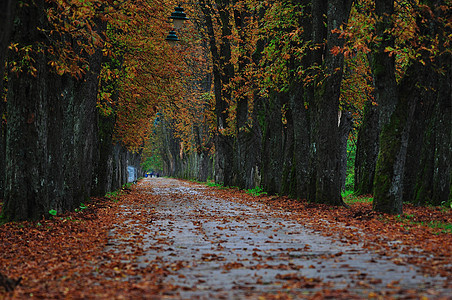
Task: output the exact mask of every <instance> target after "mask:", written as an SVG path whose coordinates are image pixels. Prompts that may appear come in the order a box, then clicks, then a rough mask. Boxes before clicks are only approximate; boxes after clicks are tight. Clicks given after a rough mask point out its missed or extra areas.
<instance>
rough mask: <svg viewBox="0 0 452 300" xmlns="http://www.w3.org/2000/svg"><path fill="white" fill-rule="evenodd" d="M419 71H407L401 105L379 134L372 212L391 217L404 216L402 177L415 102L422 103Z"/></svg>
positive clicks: (402, 84)
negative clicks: (417, 90)
mask: <svg viewBox="0 0 452 300" xmlns="http://www.w3.org/2000/svg"><path fill="white" fill-rule="evenodd" d="M416 69H417V68H416V67H412V68H411V69H410V70H408V71H407V74H406V75H405V78H404V79H403V80H402V82H401V83H400V92H399V93H398V94H399V96H398V99H399V100H398V104H397V107H396V110H395V111H394V113H393V114H392V116H391V120H390V122H389V123H388V124H386V125H385V126H383V129H382V132H381V134H380V151H379V154H378V160H377V166H376V170H375V183H374V201H373V209H374V210H376V211H380V212H386V213H390V214H401V213H402V212H403V208H402V204H403V198H402V196H403V180H404V178H403V176H404V168H405V160H406V153H407V148H408V138H409V132H410V127H411V123H412V118H413V115H414V111H415V108H416V102H419V101H420V99H419V98H418V95H416V94H414V95H413V92H412V91H413V89H412V87H413V86H415V85H416V82H417V77H416V76H415V75H414V74H416V71H415V70H416Z"/></svg>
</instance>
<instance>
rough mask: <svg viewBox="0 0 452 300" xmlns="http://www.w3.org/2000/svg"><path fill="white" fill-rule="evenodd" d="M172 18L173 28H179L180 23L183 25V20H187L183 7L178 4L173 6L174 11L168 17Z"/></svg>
mask: <svg viewBox="0 0 452 300" xmlns="http://www.w3.org/2000/svg"><path fill="white" fill-rule="evenodd" d="M169 18H170V19H172V20H173V25H174V28H175V29H177V30H179V29H181V27H182V25H184V21H186V20H188V18H187V15H186V14H185V13H184V9H183V8H182V7H181V6H180V5H179V6H176V7H175V8H174V12H173V13H172V14H171V16H170V17H169Z"/></svg>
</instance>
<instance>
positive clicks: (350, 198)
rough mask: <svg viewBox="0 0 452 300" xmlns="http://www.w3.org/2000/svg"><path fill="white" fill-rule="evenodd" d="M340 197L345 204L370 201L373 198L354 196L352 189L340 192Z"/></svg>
mask: <svg viewBox="0 0 452 300" xmlns="http://www.w3.org/2000/svg"><path fill="white" fill-rule="evenodd" d="M342 198H343V199H344V202H345V203H347V204H354V203H372V200H373V198H372V197H369V196H355V195H354V194H353V191H350V190H348V191H345V192H342Z"/></svg>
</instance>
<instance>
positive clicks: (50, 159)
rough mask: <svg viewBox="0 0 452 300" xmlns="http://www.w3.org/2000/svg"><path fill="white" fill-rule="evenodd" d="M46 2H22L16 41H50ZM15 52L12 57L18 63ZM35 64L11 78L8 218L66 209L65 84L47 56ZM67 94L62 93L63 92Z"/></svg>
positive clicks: (5, 215)
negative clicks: (44, 30)
mask: <svg viewBox="0 0 452 300" xmlns="http://www.w3.org/2000/svg"><path fill="white" fill-rule="evenodd" d="M44 7H45V4H44V3H37V5H36V6H35V5H30V6H22V7H21V8H20V9H19V10H18V11H17V19H18V20H19V21H18V26H17V27H16V28H15V33H14V35H13V40H14V41H15V42H17V43H19V45H30V44H34V43H37V42H46V38H45V36H43V35H42V34H41V33H40V32H39V31H38V30H37V27H41V28H46V16H45V10H44ZM20 59H21V57H20V54H19V53H13V54H12V56H11V61H20ZM34 59H35V63H34V65H33V67H34V68H36V69H37V74H35V76H33V75H32V70H31V69H29V68H24V69H23V70H22V71H20V74H17V73H11V74H10V76H9V81H8V95H7V99H8V104H7V110H8V128H7V149H6V161H7V164H6V172H5V173H6V186H5V205H4V210H3V211H2V216H3V218H4V220H5V221H10V220H25V219H39V218H41V217H42V216H45V215H48V211H49V210H51V209H55V210H57V211H62V210H63V209H64V203H63V197H62V196H63V195H62V191H63V184H64V180H63V176H61V163H62V153H63V151H62V150H63V149H62V147H61V144H60V141H61V140H62V139H63V132H62V128H63V124H62V120H63V118H62V115H63V109H62V102H63V101H65V98H66V96H67V95H66V94H63V93H62V92H63V91H65V86H66V82H70V80H68V79H66V80H63V78H62V77H60V76H56V75H54V74H52V73H50V72H49V69H48V65H47V63H48V61H47V59H46V57H45V56H44V55H43V54H40V53H36V54H35V55H34ZM60 95H63V96H60Z"/></svg>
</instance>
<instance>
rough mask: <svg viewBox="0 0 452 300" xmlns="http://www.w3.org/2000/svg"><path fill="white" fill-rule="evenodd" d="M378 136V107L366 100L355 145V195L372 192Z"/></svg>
mask: <svg viewBox="0 0 452 300" xmlns="http://www.w3.org/2000/svg"><path fill="white" fill-rule="evenodd" d="M378 137H379V129H378V107H377V106H376V105H373V104H372V102H371V101H368V102H367V103H366V105H365V107H364V117H363V121H362V124H361V127H360V128H359V132H358V142H357V146H356V156H355V183H354V190H355V194H357V195H365V194H372V193H373V184H374V178H375V166H376V165H377V157H378Z"/></svg>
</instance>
